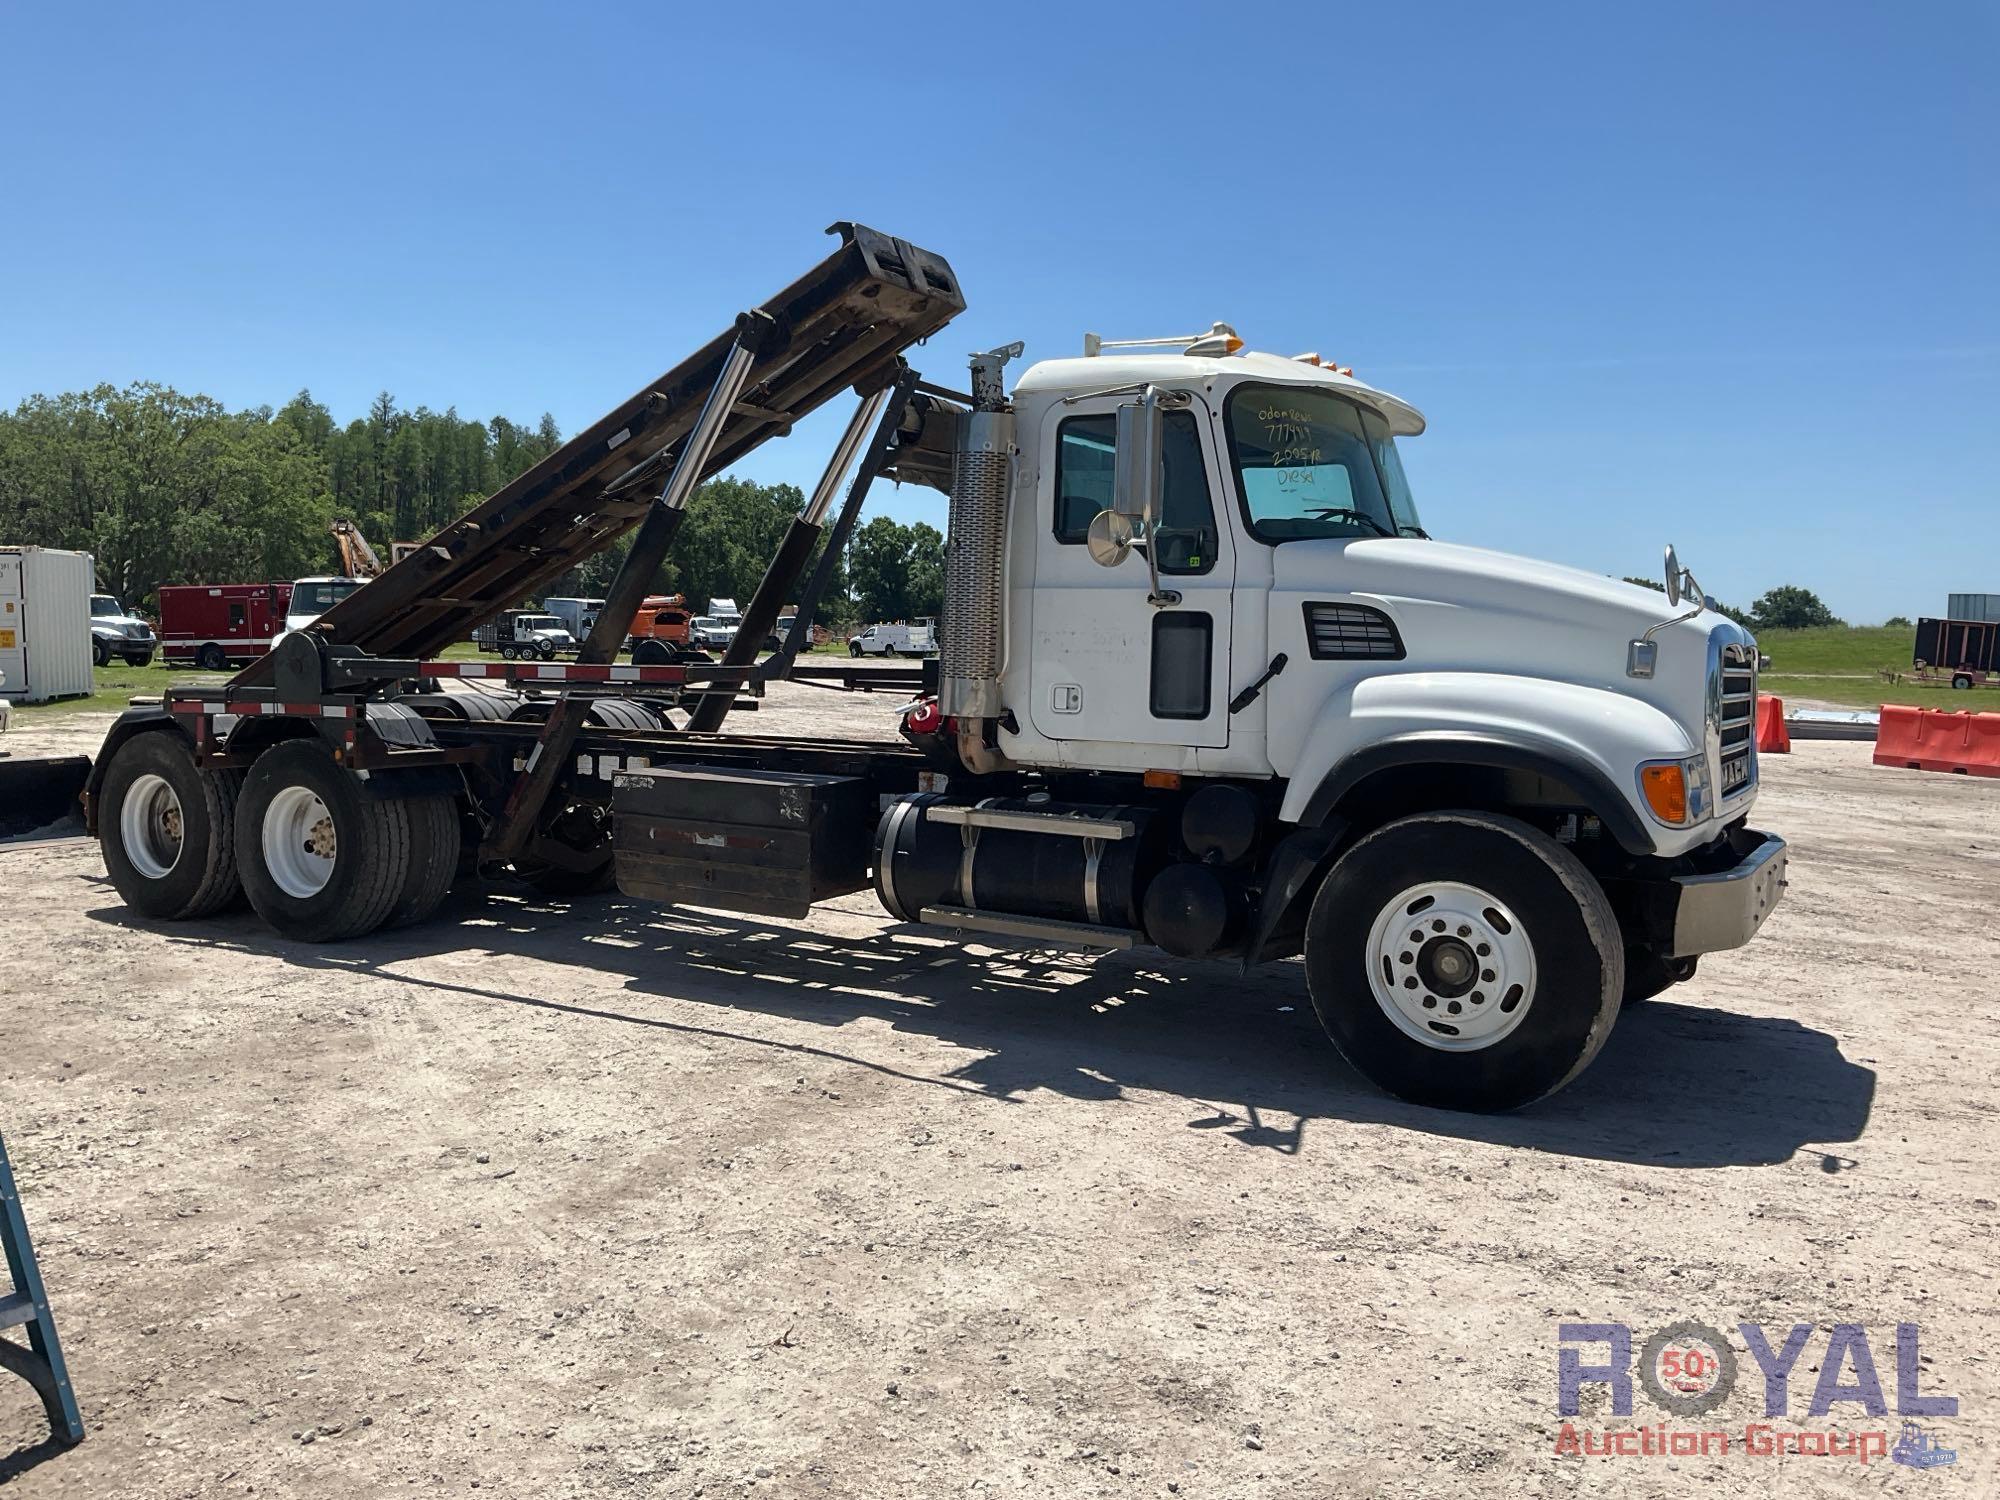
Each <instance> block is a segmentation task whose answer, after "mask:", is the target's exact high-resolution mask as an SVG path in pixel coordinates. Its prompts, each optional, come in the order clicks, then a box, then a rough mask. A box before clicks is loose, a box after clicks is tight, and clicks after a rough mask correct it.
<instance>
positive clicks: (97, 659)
mask: <svg viewBox="0 0 2000 1500" xmlns="http://www.w3.org/2000/svg"><path fill="white" fill-rule="evenodd" d="M90 660H91V662H92V664H93V665H95V666H100V667H108V666H110V665H111V647H110V646H108V645H107V644H105V643H104V642H103V641H100V640H98V639H97V638H96V637H95V636H93V637H91V641H90Z"/></svg>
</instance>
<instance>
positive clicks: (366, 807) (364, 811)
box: [236, 739, 410, 943]
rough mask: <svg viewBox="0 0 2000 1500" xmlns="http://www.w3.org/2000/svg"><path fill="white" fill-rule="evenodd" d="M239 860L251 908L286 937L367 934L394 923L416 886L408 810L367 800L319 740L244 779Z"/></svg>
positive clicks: (282, 751)
mask: <svg viewBox="0 0 2000 1500" xmlns="http://www.w3.org/2000/svg"><path fill="white" fill-rule="evenodd" d="M236 862H237V864H238V866H239V867H240V868H241V870H242V872H243V889H244V891H245V892H247V893H248V895H249V897H250V904H251V906H253V907H254V908H256V911H257V915H258V916H260V917H262V918H263V919H264V920H265V921H266V922H267V923H269V924H270V926H271V928H272V929H273V930H274V931H275V932H277V933H278V935H279V936H281V937H287V938H292V939H294V940H296V941H298V942H305V943H332V942H339V941H340V940H341V939H343V938H351V937H360V936H361V935H362V934H363V933H367V932H372V931H374V930H375V929H376V928H377V927H380V926H381V925H382V923H383V922H384V921H385V920H387V918H388V916H389V913H390V911H391V910H392V909H394V908H395V906H396V904H397V902H398V900H399V899H400V898H401V897H402V896H403V893H404V890H405V888H406V886H407V885H408V884H409V879H410V820H409V813H408V810H407V808H406V805H405V804H404V803H402V802H400V801H397V800H394V799H383V800H377V799H375V798H371V797H369V796H367V795H365V794H364V792H363V790H362V784H361V782H360V781H359V780H358V779H356V777H355V776H354V775H353V774H352V773H351V772H349V771H346V770H344V769H343V768H342V767H340V766H337V765H335V764H334V761H333V757H332V755H331V754H330V753H328V751H327V749H326V747H325V746H324V745H323V744H321V743H320V741H319V740H317V739H299V740H287V741H285V742H284V743H283V744H281V745H275V746H273V747H272V748H271V749H269V750H266V751H265V752H264V753H263V754H262V755H261V756H259V757H258V758H257V762H256V764H255V765H253V766H251V768H250V773H249V775H248V776H246V777H245V778H244V782H243V800H242V804H241V807H240V809H239V813H238V816H237V820H236Z"/></svg>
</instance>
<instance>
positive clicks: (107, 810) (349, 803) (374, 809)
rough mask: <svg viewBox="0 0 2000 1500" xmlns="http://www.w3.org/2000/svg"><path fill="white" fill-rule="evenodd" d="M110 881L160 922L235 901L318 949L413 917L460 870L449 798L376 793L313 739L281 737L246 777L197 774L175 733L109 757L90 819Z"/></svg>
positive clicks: (145, 738)
mask: <svg viewBox="0 0 2000 1500" xmlns="http://www.w3.org/2000/svg"><path fill="white" fill-rule="evenodd" d="M98 828H99V841H100V843H101V845H102V848H103V852H104V860H105V865H106V868H107V869H108V870H109V872H110V875H111V881H112V884H113V885H114V886H115V887H116V888H117V890H118V894H119V895H120V896H121V897H123V898H124V900H125V903H126V904H127V905H128V906H130V907H132V908H133V909H134V910H136V911H138V912H140V913H142V914H144V915H146V916H149V917H154V918H157V919H161V920H166V921H182V920H191V919H194V918H198V917H205V916H211V915H213V914H214V913H216V912H218V911H221V910H222V909H224V908H225V907H227V906H229V905H231V904H232V903H233V902H235V901H236V900H237V899H238V898H239V897H248V899H249V902H250V905H251V907H252V909H254V910H255V911H256V913H257V914H258V915H259V916H260V917H262V918H263V919H264V920H265V922H266V923H268V924H269V925H270V926H271V928H272V929H273V930H274V931H276V932H277V933H278V934H279V935H280V936H282V937H286V938H290V939H293V940H295V941H298V942H308V943H328V942H338V941H341V940H342V939H345V938H353V937H360V936H362V935H363V934H365V933H369V932H373V931H375V930H376V929H377V928H380V927H385V926H387V927H400V926H405V925H408V924H410V923H413V922H420V921H422V920H424V919H425V918H426V917H428V916H429V915H430V914H431V913H432V912H433V911H435V910H436V909H437V906H438V903H439V902H441V901H442V900H443V899H444V896H445V893H446V892H447V891H449V890H450V888H451V883H452V880H453V878H454V877H455V876H456V874H457V872H458V866H459V852H460V837H461V834H460V827H459V819H458V808H457V805H456V803H455V801H454V799H452V798H451V797H449V796H445V795H441V794H429V795H420V796H413V797H399V796H394V795H389V796H379V795H376V794H375V790H374V785H373V784H371V783H366V782H363V781H362V780H360V779H359V778H358V777H356V776H355V775H353V774H352V773H351V772H349V771H347V770H346V769H344V768H343V767H341V766H339V765H337V764H336V763H335V762H334V760H333V757H332V755H331V753H330V752H329V751H328V750H327V748H326V746H325V745H324V744H322V743H321V742H320V741H319V740H317V739H295V740H286V741H284V742H283V743H280V744H277V745H274V746H272V747H271V748H270V749H268V750H266V751H265V752H264V753H263V754H262V755H260V756H259V757H258V758H257V760H256V761H255V762H254V763H253V764H252V766H251V767H250V769H249V771H248V772H247V773H246V772H242V771H203V770H199V769H197V767H196V766H195V764H194V760H193V757H192V756H191V754H190V753H189V751H188V749H187V746H186V744H185V742H184V741H182V740H181V739H180V737H179V736H178V735H174V734H168V733H160V732H154V733H146V734H141V735H139V736H137V737H135V738H134V739H131V740H128V741H127V742H126V743H125V744H124V745H123V746H121V747H120V748H119V750H118V751H117V753H116V754H115V756H114V757H113V760H112V764H111V766H110V769H109V771H108V772H107V774H106V777H105V784H104V791H103V793H102V794H101V802H100V806H99V813H98Z"/></svg>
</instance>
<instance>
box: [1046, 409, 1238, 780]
mask: <svg viewBox="0 0 2000 1500" xmlns="http://www.w3.org/2000/svg"><path fill="white" fill-rule="evenodd" d="M1117 403H1118V398H1116V397H1104V398H1099V399H1092V400H1088V401H1079V402H1077V403H1076V404H1075V405H1073V406H1071V407H1067V408H1065V407H1060V406H1058V407H1056V408H1054V409H1053V410H1052V412H1051V417H1052V420H1051V421H1049V422H1047V423H1045V424H1043V435H1042V439H1041V441H1042V452H1041V454H1040V460H1041V462H1040V465H1039V472H1040V476H1041V478H1040V481H1039V484H1038V487H1037V496H1036V523H1037V524H1036V550H1035V586H1034V605H1033V629H1032V632H1031V638H1032V650H1033V657H1032V661H1031V664H1030V666H1029V674H1028V676H1029V684H1030V692H1031V694H1032V699H1033V704H1032V708H1031V710H1030V719H1031V721H1032V722H1033V724H1034V727H1035V729H1036V730H1037V731H1038V732H1039V733H1041V734H1043V735H1045V736H1047V737H1048V738H1050V739H1056V740H1071V741H1075V740H1100V741H1109V742H1117V743H1124V744H1132V743H1138V744H1149V745H1177V746H1195V747H1204V748H1209V747H1220V746H1223V745H1226V744H1227V743H1228V741H1229V643H1230V628H1229V621H1230V598H1231V589H1232V586H1233V584H1234V582H1235V576H1236V570H1235V569H1236V557H1235V548H1234V546H1233V544H1232V543H1231V540H1230V536H1229V532H1228V529H1227V528H1226V527H1224V526H1223V525H1221V524H1220V522H1219V518H1218V514H1217V509H1218V507H1217V500H1216V497H1217V495H1218V494H1219V493H1220V486H1219V485H1218V483H1217V478H1218V476H1219V475H1220V474H1221V473H1222V466H1221V464H1220V463H1219V461H1218V459H1219V455H1218V453H1217V452H1216V450H1215V432H1214V423H1213V421H1212V420H1211V418H1210V414H1209V410H1208V408H1207V406H1206V405H1205V404H1204V403H1203V402H1202V401H1201V399H1200V398H1199V397H1196V398H1195V399H1194V401H1193V402H1192V403H1191V405H1190V406H1189V407H1188V408H1186V409H1184V410H1179V411H1170V412H1168V413H1167V414H1166V428H1165V434H1164V439H1165V442H1164V452H1165V469H1166V472H1165V476H1164V482H1163V487H1162V491H1161V511H1162V514H1161V517H1160V521H1159V524H1158V526H1157V527H1156V530H1155V535H1154V537H1153V539H1152V541H1151V543H1150V545H1153V546H1156V547H1157V548H1158V549H1159V563H1160V588H1161V590H1162V591H1163V592H1165V591H1169V590H1171V591H1174V592H1177V593H1178V594H1179V595H1180V602H1179V603H1175V604H1162V605H1155V604H1152V603H1149V602H1148V599H1147V595H1148V593H1149V591H1150V590H1149V579H1148V574H1147V568H1146V558H1145V555H1144V553H1143V551H1142V550H1141V549H1140V548H1137V547H1135V548H1134V549H1133V550H1132V552H1131V553H1130V554H1129V555H1128V556H1127V557H1126V558H1125V560H1124V561H1123V562H1121V563H1119V564H1118V565H1117V566H1115V567H1109V568H1107V567H1102V566H1100V565H1099V564H1097V563H1096V562H1094V561H1092V560H1091V556H1090V553H1089V551H1088V549H1087V548H1086V547H1085V546H1084V541H1085V537H1086V535H1087V533H1088V531H1089V529H1090V523H1091V520H1092V519H1093V518H1094V517H1095V516H1096V515H1097V513H1098V512H1099V511H1101V510H1105V509H1108V508H1109V506H1110V504H1111V476H1112V467H1113V462H1114V459H1115V457H1116V452H1117V439H1116V429H1117Z"/></svg>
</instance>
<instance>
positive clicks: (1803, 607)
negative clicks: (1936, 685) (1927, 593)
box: [1625, 576, 1910, 630]
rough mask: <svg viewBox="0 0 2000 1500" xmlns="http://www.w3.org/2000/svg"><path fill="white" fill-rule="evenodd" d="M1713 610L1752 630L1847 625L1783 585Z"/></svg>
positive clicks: (1653, 582)
mask: <svg viewBox="0 0 2000 1500" xmlns="http://www.w3.org/2000/svg"><path fill="white" fill-rule="evenodd" d="M1625 582H1627V583H1636V584H1638V585H1639V586H1640V587H1641V588H1649V589H1653V590H1655V591H1657V592H1659V593H1665V592H1666V590H1667V586H1666V585H1665V584H1664V583H1662V582H1661V581H1660V580H1659V579H1657V578H1633V577H1630V576H1628V577H1627V578H1626V579H1625ZM1708 604H1709V608H1711V609H1713V610H1714V611H1715V612H1716V613H1717V614H1723V615H1727V616H1728V617H1729V618H1730V619H1732V620H1734V621H1735V622H1736V623H1737V624H1738V625H1742V626H1745V627H1747V628H1748V629H1751V630H1811V629H1815V628H1817V627H1820V626H1826V625H1845V624H1846V623H1847V622H1846V621H1845V620H1843V619H1841V618H1840V616H1839V615H1837V614H1835V613H1834V612H1833V611H1832V610H1830V609H1828V608H1827V607H1826V603H1825V601H1824V600H1822V599H1821V598H1820V596H1819V595H1818V594H1815V593H1814V592H1813V591H1812V590H1811V589H1809V588H1802V587H1800V586H1799V585H1798V584H1796V583H1783V584H1780V585H1778V587H1776V588H1774V589H1766V590H1765V591H1764V592H1763V593H1761V594H1759V595H1758V596H1757V599H1756V602H1755V603H1753V604H1752V605H1751V606H1750V607H1749V608H1748V609H1738V608H1736V607H1735V606H1734V605H1733V604H1724V603H1723V602H1722V601H1721V600H1719V599H1711V600H1709V601H1708ZM1888 623H1889V624H1891V625H1907V624H1909V623H1910V622H1909V621H1908V620H1906V619H1904V618H1902V617H1901V616H1900V615H1899V616H1897V617H1896V618H1895V619H1892V620H1890V621H1889V622H1888Z"/></svg>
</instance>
